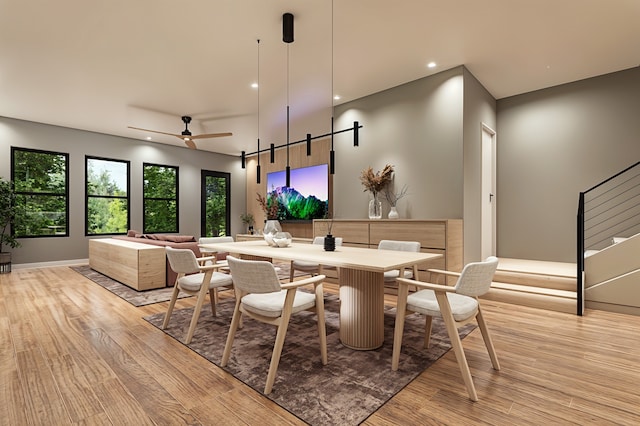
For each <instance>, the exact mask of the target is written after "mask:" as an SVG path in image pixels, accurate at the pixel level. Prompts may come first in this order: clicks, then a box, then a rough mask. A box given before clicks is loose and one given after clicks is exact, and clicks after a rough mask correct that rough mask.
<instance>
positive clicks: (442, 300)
mask: <svg viewBox="0 0 640 426" xmlns="http://www.w3.org/2000/svg"><path fill="white" fill-rule="evenodd" d="M435 293H436V299H438V305H439V306H440V312H441V313H442V319H443V320H444V324H445V326H446V328H447V333H448V334H449V340H450V341H451V347H452V348H453V352H454V353H455V355H456V360H457V361H458V367H460V373H461V374H462V380H463V381H464V384H465V385H466V387H467V392H468V393H469V399H470V400H472V401H477V400H478V394H477V393H476V388H475V386H474V385H473V379H472V377H471V371H469V364H467V358H466V357H465V355H464V349H463V348H462V342H461V341H460V335H459V334H458V327H457V326H456V322H455V320H454V319H453V314H452V313H451V306H449V299H448V298H447V295H446V293H443V292H439V291H436V292H435Z"/></svg>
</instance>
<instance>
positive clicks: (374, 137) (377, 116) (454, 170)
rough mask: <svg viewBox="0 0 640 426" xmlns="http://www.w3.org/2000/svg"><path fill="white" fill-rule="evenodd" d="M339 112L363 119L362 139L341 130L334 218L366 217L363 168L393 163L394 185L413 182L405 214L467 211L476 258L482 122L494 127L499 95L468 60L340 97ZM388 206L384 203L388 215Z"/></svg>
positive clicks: (343, 120) (468, 245)
mask: <svg viewBox="0 0 640 426" xmlns="http://www.w3.org/2000/svg"><path fill="white" fill-rule="evenodd" d="M335 117H336V126H335V128H336V130H340V129H344V128H346V127H349V126H352V124H353V121H355V120H357V121H359V122H360V123H361V124H362V125H363V128H362V129H361V130H360V146H359V147H353V144H352V134H351V133H350V132H349V133H346V134H344V135H340V136H339V137H336V143H335V147H336V148H335V149H336V158H337V161H336V174H335V176H334V192H333V194H334V213H335V217H336V218H367V205H368V200H369V199H370V196H369V194H368V193H363V187H362V185H361V183H360V180H359V176H360V172H361V171H362V170H363V169H365V168H366V167H368V166H371V167H373V169H374V171H377V170H381V169H382V168H383V167H384V165H385V164H387V163H388V164H391V165H393V166H394V167H395V182H394V185H395V188H396V190H399V189H400V188H401V187H402V185H404V184H406V185H408V188H409V195H408V196H407V197H406V198H404V199H402V200H400V202H399V203H398V212H399V214H400V217H401V218H407V219H446V218H449V219H462V218H464V247H465V254H464V257H465V262H469V261H473V260H478V259H479V257H480V232H479V226H480V214H479V211H480V195H479V191H480V171H481V169H480V142H481V137H482V132H481V129H482V123H483V122H484V123H485V124H487V125H488V126H490V127H492V128H494V129H495V127H496V101H495V99H494V98H493V97H492V96H491V95H490V94H489V92H487V90H486V89H485V88H484V87H483V86H482V85H481V84H480V82H479V81H478V80H477V79H476V78H475V77H474V76H473V75H472V74H471V73H470V72H469V71H468V70H467V69H466V68H465V67H457V68H453V69H451V70H447V71H443V72H441V73H438V74H435V75H433V76H429V77H426V78H423V79H420V80H416V81H412V82H410V83H407V84H404V85H401V86H398V87H394V88H392V89H389V90H385V91H383V92H379V93H376V94H373V95H370V96H367V97H364V98H361V99H358V100H356V101H353V102H349V103H346V104H343V105H340V106H338V107H336V108H335ZM388 210H389V206H388V204H384V203H383V211H384V214H385V216H384V217H386V214H387V212H388Z"/></svg>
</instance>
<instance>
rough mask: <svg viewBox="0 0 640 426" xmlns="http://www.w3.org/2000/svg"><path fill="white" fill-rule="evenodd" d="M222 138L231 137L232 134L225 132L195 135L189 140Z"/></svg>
mask: <svg viewBox="0 0 640 426" xmlns="http://www.w3.org/2000/svg"><path fill="white" fill-rule="evenodd" d="M224 136H233V133H231V132H225V133H207V134H204V135H195V136H191V139H208V138H221V137H224Z"/></svg>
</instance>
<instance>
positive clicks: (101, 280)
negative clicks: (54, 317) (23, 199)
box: [70, 263, 304, 306]
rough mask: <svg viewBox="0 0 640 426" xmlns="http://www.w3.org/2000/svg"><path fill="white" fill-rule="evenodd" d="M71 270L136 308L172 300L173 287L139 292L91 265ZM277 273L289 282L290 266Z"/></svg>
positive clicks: (279, 267)
mask: <svg viewBox="0 0 640 426" xmlns="http://www.w3.org/2000/svg"><path fill="white" fill-rule="evenodd" d="M70 268H71V269H73V270H74V271H76V272H77V273H79V274H80V275H83V276H85V277H86V278H88V279H90V280H91V281H93V282H94V283H96V284H98V285H99V286H101V287H103V288H105V289H106V290H109V291H110V292H111V293H113V294H115V295H116V296H118V297H120V298H122V299H124V300H126V301H127V302H129V303H131V304H132V305H134V306H145V305H151V304H153V303H160V302H166V301H169V300H171V293H172V292H173V286H171V287H165V288H158V289H153V290H144V291H137V290H135V289H133V288H131V287H129V286H127V285H125V284H122V283H121V282H119V281H116V280H114V279H112V278H109V277H107V276H106V275H103V274H101V273H100V272H98V271H94V270H93V269H91V268H90V267H89V265H80V266H70ZM276 271H277V272H278V277H279V278H280V279H282V280H287V281H288V280H289V264H287V263H277V264H276ZM302 275H304V274H302V273H300V272H299V271H296V273H295V276H296V277H300V276H302ZM185 297H191V296H190V295H188V294H186V293H180V294H178V298H179V299H182V298H185Z"/></svg>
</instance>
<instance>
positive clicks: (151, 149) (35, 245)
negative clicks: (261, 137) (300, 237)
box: [0, 117, 246, 265]
mask: <svg viewBox="0 0 640 426" xmlns="http://www.w3.org/2000/svg"><path fill="white" fill-rule="evenodd" d="M12 146H15V147H21V148H30V149H42V150H47V151H56V152H64V153H69V162H70V164H69V237H49V238H23V239H21V240H20V242H21V243H22V247H20V248H16V249H13V250H12V263H14V264H16V265H17V264H30V263H41V262H51V261H64V260H74V259H86V258H88V255H89V254H88V246H89V243H88V240H89V237H85V235H84V232H85V186H84V182H85V170H84V168H85V155H90V156H95V157H106V158H113V159H119V160H129V161H130V171H131V195H130V202H131V204H130V208H131V226H130V227H131V229H136V230H139V231H142V163H143V162H147V163H155V164H166V165H170V166H178V167H179V173H180V174H179V185H180V188H179V191H180V192H179V197H180V198H179V203H180V211H179V230H180V233H181V234H187V235H193V236H195V237H196V238H198V237H199V236H200V210H201V209H200V173H201V170H203V169H204V170H212V171H218V172H226V173H230V174H231V182H230V185H231V232H232V235H235V234H236V233H239V232H241V231H242V224H241V223H240V220H239V216H240V214H241V213H243V212H244V211H245V199H246V195H245V192H246V173H245V170H243V169H242V168H241V167H240V160H239V158H237V157H233V156H227V155H220V154H214V153H209V152H205V151H197V154H196V153H194V151H192V150H190V149H187V148H181V147H177V146H175V147H174V146H169V145H162V144H156V143H151V142H145V141H141V140H136V139H128V138H122V137H117V136H109V135H104V134H100V133H92V132H86V131H82V130H75V129H69V128H64V127H57V126H51V125H46V124H40V123H33V122H28V121H22V120H15V119H11V118H6V117H0V152H1V153H2V154H0V176H2V177H3V178H5V179H10V178H11V147H12Z"/></svg>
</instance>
